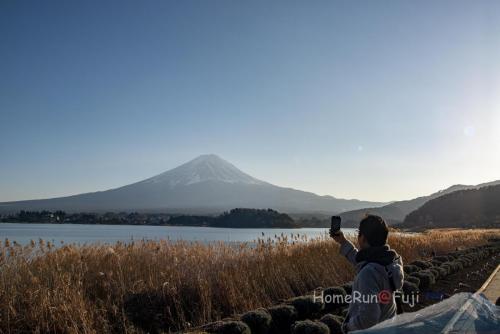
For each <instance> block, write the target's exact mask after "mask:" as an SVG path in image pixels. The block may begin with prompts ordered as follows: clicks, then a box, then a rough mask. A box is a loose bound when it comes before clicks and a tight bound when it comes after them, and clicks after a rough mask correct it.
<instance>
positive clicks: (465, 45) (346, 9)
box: [0, 1, 500, 202]
mask: <svg viewBox="0 0 500 334" xmlns="http://www.w3.org/2000/svg"><path fill="white" fill-rule="evenodd" d="M0 32H2V34H1V38H2V43H0V54H2V61H1V62H0V73H2V75H1V76H0V92H1V94H0V202H3V201H15V200H26V199H40V198H51V197H59V196H66V195H74V194H79V193H85V192H93V191H100V190H106V189H111V188H116V187H120V186H123V185H126V184H129V183H133V182H137V181H140V180H143V179H145V178H148V177H151V176H154V175H156V174H159V173H162V172H164V171H166V170H169V169H172V168H175V167H177V166H179V165H181V164H183V163H185V162H187V161H189V160H191V159H193V158H195V157H196V156H198V155H201V154H206V153H214V154H217V155H219V156H220V157H222V158H223V159H225V160H227V161H229V162H231V163H232V164H234V165H235V166H236V167H238V168H239V169H241V170H242V171H244V172H245V173H248V174H249V175H251V176H253V177H255V178H258V179H260V180H263V181H267V182H269V183H272V184H275V185H278V186H282V187H291V188H295V189H300V190H304V191H310V192H314V193H316V194H319V195H331V196H334V197H337V198H346V199H351V198H353V199H354V198H355V199H360V200H370V201H380V202H388V201H393V200H403V199H411V198H414V197H418V196H422V195H428V194H431V193H433V192H436V191H438V190H441V189H444V188H447V187H449V186H451V185H454V184H479V183H484V182H489V181H493V180H498V179H500V63H499V62H498V59H500V43H498V42H499V41H498V36H500V2H491V1H476V2H470V1H440V2H439V3H435V2H431V1H422V2H413V1H377V2H350V1H336V2H331V1H324V2H315V3H306V2H290V1H276V2H272V3H269V2H264V1H252V2H249V3H242V2H234V1H217V2H201V1H183V2H164V1H148V2H147V3H138V2H136V1H107V2H104V3H103V2H97V1H86V2H79V3H76V2H72V3H69V2H66V1H48V2H37V1H26V2H17V1H8V2H7V1H4V2H2V3H0Z"/></svg>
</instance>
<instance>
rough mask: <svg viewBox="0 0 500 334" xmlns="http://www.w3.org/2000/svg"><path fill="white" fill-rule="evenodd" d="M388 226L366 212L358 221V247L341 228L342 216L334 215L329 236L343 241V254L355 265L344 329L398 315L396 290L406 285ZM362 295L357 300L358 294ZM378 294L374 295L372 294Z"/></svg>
mask: <svg viewBox="0 0 500 334" xmlns="http://www.w3.org/2000/svg"><path fill="white" fill-rule="evenodd" d="M388 235H389V229H388V227H387V224H386V223H385V221H384V220H383V219H382V218H381V217H379V216H375V215H367V216H366V217H365V218H363V219H362V220H361V222H360V223H359V233H358V244H359V250H358V249H357V248H356V247H354V245H353V244H352V243H351V242H350V241H349V240H347V239H346V238H345V236H344V234H343V233H342V231H341V230H340V217H338V216H333V217H332V226H331V228H330V236H331V237H332V238H333V240H335V241H336V242H337V243H339V244H340V253H341V254H342V255H344V256H345V257H346V258H347V260H349V262H351V263H352V264H353V265H354V266H355V267H356V277H355V278H354V281H353V284H352V291H353V292H352V298H351V303H350V304H349V309H348V312H347V316H346V319H345V321H344V323H343V325H342V328H343V330H344V332H346V333H347V332H349V331H354V330H358V329H365V328H369V327H372V326H374V325H376V324H378V323H379V322H382V321H384V320H386V319H390V318H392V317H394V316H395V315H396V311H397V305H396V299H395V298H394V292H395V291H397V290H400V289H401V287H402V286H403V278H404V274H403V262H402V260H401V256H399V255H398V254H397V253H396V252H395V251H394V250H392V249H390V247H389V245H387V237H388ZM356 295H357V296H360V298H358V299H356V298H355V296H356ZM375 295H376V296H377V298H374V297H372V296H375Z"/></svg>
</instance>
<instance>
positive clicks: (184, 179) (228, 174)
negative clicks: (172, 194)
mask: <svg viewBox="0 0 500 334" xmlns="http://www.w3.org/2000/svg"><path fill="white" fill-rule="evenodd" d="M206 181H220V182H225V183H241V184H266V182H263V181H260V180H258V179H256V178H253V177H251V176H250V175H248V174H246V173H243V172H242V171H241V170H239V169H238V168H236V167H235V166H234V165H232V164H231V163H229V162H227V161H226V160H224V159H222V158H220V157H219V156H217V155H215V154H206V155H200V156H199V157H197V158H195V159H193V160H191V161H189V162H187V163H185V164H183V165H181V166H179V167H177V168H174V169H172V170H169V171H167V172H165V173H161V174H159V175H156V176H153V177H151V178H149V179H146V180H144V181H142V182H143V183H166V184H168V185H169V186H170V187H171V188H175V187H177V186H187V185H191V184H195V183H200V182H206Z"/></svg>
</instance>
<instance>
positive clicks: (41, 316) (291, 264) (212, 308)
mask: <svg viewBox="0 0 500 334" xmlns="http://www.w3.org/2000/svg"><path fill="white" fill-rule="evenodd" d="M492 237H496V238H498V237H500V231H499V230H467V231H457V230H447V231H433V232H429V233H423V234H416V235H405V236H397V235H393V236H391V238H390V242H389V243H390V245H391V246H392V247H393V248H395V249H396V250H397V251H398V252H399V253H400V254H401V255H402V256H403V258H404V260H405V261H406V262H409V261H412V260H415V259H417V258H421V257H425V256H427V255H429V254H430V253H431V252H432V251H435V252H436V253H438V254H439V253H445V252H448V251H451V250H454V249H456V248H457V247H469V246H473V245H478V244H482V243H485V242H486V240H487V239H488V238H492ZM287 239H290V237H288V238H286V237H285V238H278V239H275V240H269V241H260V242H259V244H258V246H257V247H250V246H248V245H241V246H239V247H235V246H228V245H226V244H222V243H220V244H212V245H204V244H193V243H183V242H180V243H171V242H167V241H162V242H135V243H132V244H121V243H118V244H115V245H113V246H107V245H90V246H73V245H68V246H63V247H59V248H54V247H53V246H52V245H50V244H45V243H44V242H37V243H35V242H33V243H32V244H31V245H28V246H19V245H14V244H12V243H10V242H4V243H3V244H2V246H1V248H0V252H1V254H0V317H1V318H0V332H4V333H9V332H23V331H29V332H32V331H35V332H43V333H46V332H57V333H76V332H87V333H102V332H136V331H140V330H139V328H140V323H141V322H147V321H151V319H156V320H155V321H157V319H161V321H163V322H164V325H165V327H170V328H171V329H172V330H174V329H181V328H186V327H189V326H195V325H199V324H202V323H206V322H209V321H212V320H215V319H218V318H220V317H224V316H227V315H230V314H232V313H238V312H243V311H245V310H250V309H255V308H257V307H259V306H267V305H271V304H272V303H274V302H276V301H277V300H280V299H283V298H288V297H292V296H295V295H300V294H304V293H306V292H308V291H311V290H312V289H314V288H316V287H318V286H330V285H336V284H340V283H343V282H346V281H348V280H351V279H352V277H353V274H354V272H353V269H352V268H351V267H350V265H349V264H348V263H347V262H346V261H345V260H344V259H343V258H342V257H341V256H339V254H338V246H337V245H336V244H335V243H334V242H332V241H330V240H325V239H316V240H313V241H309V242H308V243H302V242H299V241H300V240H298V238H297V237H295V238H294V239H296V240H294V241H295V242H294V243H290V242H289V241H291V240H287ZM138 324H139V326H138Z"/></svg>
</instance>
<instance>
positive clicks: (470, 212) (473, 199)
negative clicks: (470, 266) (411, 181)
mask: <svg viewBox="0 0 500 334" xmlns="http://www.w3.org/2000/svg"><path fill="white" fill-rule="evenodd" d="M499 203H500V185H495V186H488V187H483V188H479V189H468V190H460V191H455V192H452V193H450V194H446V195H443V196H441V197H438V198H435V199H433V200H430V201H428V202H427V203H425V204H424V205H422V206H421V207H420V208H418V209H417V210H415V211H413V212H411V213H410V214H408V216H406V218H405V220H404V223H403V224H401V225H400V227H403V228H416V227H419V228H422V227H425V228H430V227H432V228H443V227H446V228H448V227H461V228H463V227H466V228H471V227H497V228H498V227H500V205H499Z"/></svg>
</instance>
